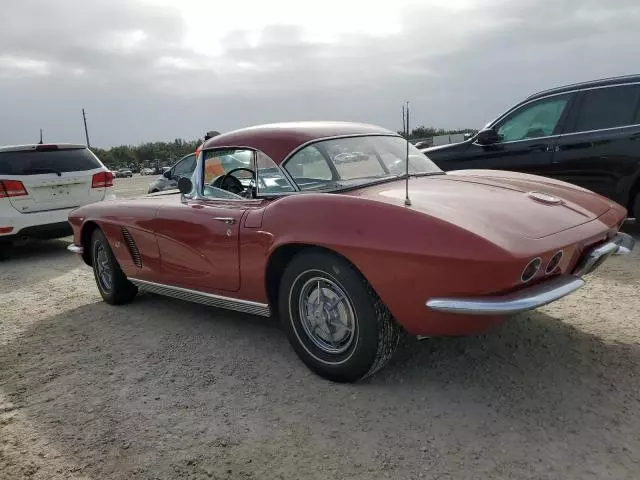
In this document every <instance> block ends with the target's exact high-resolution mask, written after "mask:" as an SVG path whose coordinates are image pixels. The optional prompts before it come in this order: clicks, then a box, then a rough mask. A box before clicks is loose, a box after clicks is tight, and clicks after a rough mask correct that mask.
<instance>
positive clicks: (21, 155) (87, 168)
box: [0, 145, 106, 213]
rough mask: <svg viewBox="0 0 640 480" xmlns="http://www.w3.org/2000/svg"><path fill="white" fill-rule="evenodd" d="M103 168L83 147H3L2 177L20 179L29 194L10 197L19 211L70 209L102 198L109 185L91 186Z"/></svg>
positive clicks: (0, 158)
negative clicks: (106, 186)
mask: <svg viewBox="0 0 640 480" xmlns="http://www.w3.org/2000/svg"><path fill="white" fill-rule="evenodd" d="M104 170H105V168H104V166H103V165H102V163H101V162H100V161H99V160H98V159H97V157H96V156H95V155H93V153H92V152H91V151H90V150H88V149H87V148H86V147H83V146H64V145H36V146H31V147H25V148H21V149H2V150H0V179H2V180H16V181H20V182H22V184H23V185H24V187H25V189H26V191H27V195H22V196H15V197H9V201H10V202H11V205H12V206H13V208H14V209H16V210H17V211H19V212H20V213H35V212H45V211H51V210H61V209H68V208H74V207H79V206H82V205H86V204H88V203H93V202H97V201H101V200H103V199H104V198H105V194H106V188H105V187H101V188H92V180H93V175H94V174H96V173H99V172H102V171H104Z"/></svg>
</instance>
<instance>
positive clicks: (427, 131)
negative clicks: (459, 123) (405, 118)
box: [398, 125, 478, 140]
mask: <svg viewBox="0 0 640 480" xmlns="http://www.w3.org/2000/svg"><path fill="white" fill-rule="evenodd" d="M477 132H478V130H477V129H474V128H458V129H453V130H447V129H444V128H434V127H425V126H424V125H423V126H420V127H417V128H414V129H413V130H411V133H410V134H409V138H408V139H409V140H421V139H423V138H430V137H437V136H438V135H455V134H458V133H471V134H475V133H477ZM398 133H399V134H400V135H402V136H403V137H404V136H405V135H404V132H402V131H398Z"/></svg>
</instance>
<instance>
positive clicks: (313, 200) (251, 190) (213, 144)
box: [69, 122, 634, 382]
mask: <svg viewBox="0 0 640 480" xmlns="http://www.w3.org/2000/svg"><path fill="white" fill-rule="evenodd" d="M407 147H408V150H407ZM220 169H222V171H223V172H224V173H223V174H222V175H220V174H218V173H216V172H220V171H221V170H220ZM407 169H408V172H409V173H408V176H407V174H406V171H407ZM211 172H214V173H211ZM179 189H180V191H179V192H175V193H167V192H165V193H160V194H153V195H148V196H145V197H141V198H138V199H133V200H122V201H120V200H115V201H110V202H101V203H97V204H92V205H87V206H83V207H80V208H78V209H76V210H74V211H73V212H72V213H71V214H70V215H69V221H70V223H71V225H72V227H73V231H74V243H73V244H72V245H70V247H69V249H70V250H71V251H73V252H75V253H78V254H80V255H82V258H83V259H84V262H85V263H87V264H88V265H90V266H92V267H93V270H94V273H95V278H96V283H97V285H98V289H99V291H100V293H101V294H102V297H103V298H104V300H105V301H106V302H108V303H112V304H122V303H126V302H130V301H132V300H133V299H134V297H135V296H136V294H137V292H138V290H146V291H150V292H154V293H157V294H162V295H168V296H171V297H176V298H179V299H182V300H187V301H193V302H200V303H204V304H207V305H210V306H213V307H222V308H228V309H233V310H239V311H242V312H247V313H251V314H256V315H263V316H270V315H272V314H277V315H278V316H279V317H280V319H281V322H282V326H283V328H284V330H285V331H286V333H287V335H288V337H289V340H290V342H291V344H292V346H293V348H294V349H295V351H296V352H297V353H298V355H299V356H300V358H301V359H302V360H303V361H304V362H305V363H306V364H307V365H308V366H309V367H310V368H311V369H312V370H313V371H315V372H316V373H318V374H320V375H322V376H324V377H326V378H328V379H331V380H334V381H342V382H351V381H357V380H360V379H363V378H365V377H367V376H369V375H372V374H373V373H375V372H376V371H378V370H379V369H380V368H382V367H383V366H384V365H385V364H386V362H387V361H388V360H389V358H390V357H391V356H392V354H393V352H394V350H395V347H396V345H397V343H398V339H399V336H400V334H401V332H402V331H403V330H404V331H405V332H408V333H410V334H414V335H419V336H445V335H467V334H474V333H477V332H481V331H482V330H484V329H486V328H488V327H489V326H491V325H494V324H495V323H497V322H499V321H501V320H502V319H503V318H504V317H505V316H506V315H510V314H514V313H517V312H522V311H525V310H530V309H534V308H537V307H540V306H542V305H545V304H548V303H550V302H553V301H555V300H558V299H559V298H561V297H564V296H565V295H568V294H570V293H571V292H573V291H575V290H576V289H578V288H580V287H581V286H582V285H583V284H584V280H583V277H584V275H586V274H588V273H590V272H591V271H593V270H594V269H595V268H597V267H598V266H599V265H600V264H601V263H602V262H603V261H604V260H605V259H606V258H607V257H608V256H609V255H622V254H627V253H629V252H630V251H631V249H632V248H633V246H634V241H633V239H632V238H631V237H630V236H628V235H625V234H623V233H620V232H619V231H618V230H619V228H620V226H621V225H622V223H623V221H624V220H625V217H626V210H625V209H624V208H623V207H621V206H620V205H618V204H616V203H614V202H612V201H610V200H608V199H606V198H604V197H601V196H599V195H596V194H594V193H592V192H590V191H588V190H584V189H582V188H579V187H575V186H573V185H569V184H567V183H563V182H559V181H555V180H550V179H547V178H542V177H537V176H531V175H524V174H518V173H512V172H503V171H489V170H487V171H479V170H477V171H471V170H465V171H461V172H449V173H446V174H445V173H444V172H442V171H441V170H440V169H439V168H438V167H436V166H435V165H434V164H433V163H432V162H431V161H430V160H429V158H427V157H426V156H425V155H424V154H422V153H420V152H419V151H418V150H417V149H415V148H414V147H413V146H411V145H408V144H407V142H406V141H405V140H404V139H403V138H402V137H401V136H399V135H398V134H396V133H394V132H391V131H388V130H385V129H382V128H379V127H376V126H371V125H362V124H353V123H338V122H308V123H291V124H274V125H264V126H258V127H253V128H246V129H242V130H238V131H235V132H231V133H226V134H222V135H219V136H216V137H214V138H212V139H210V140H208V141H207V142H206V143H205V144H204V145H203V148H202V151H201V152H200V153H199V155H198V158H197V167H196V170H195V172H194V174H193V177H192V178H191V179H188V178H182V179H180V181H179ZM407 196H408V198H407Z"/></svg>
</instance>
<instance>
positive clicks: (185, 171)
mask: <svg viewBox="0 0 640 480" xmlns="http://www.w3.org/2000/svg"><path fill="white" fill-rule="evenodd" d="M195 168H196V156H195V155H189V156H188V157H185V158H183V159H182V160H180V161H179V162H178V163H177V164H176V166H175V167H173V172H172V175H171V176H172V177H173V178H176V179H177V178H180V177H191V174H192V173H193V171H194V170H195Z"/></svg>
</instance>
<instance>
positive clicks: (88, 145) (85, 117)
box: [82, 108, 91, 148]
mask: <svg viewBox="0 0 640 480" xmlns="http://www.w3.org/2000/svg"><path fill="white" fill-rule="evenodd" d="M82 119H83V120H84V135H85V137H87V148H91V144H90V143H89V130H88V129H87V114H86V113H85V112H84V108H83V109H82Z"/></svg>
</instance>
